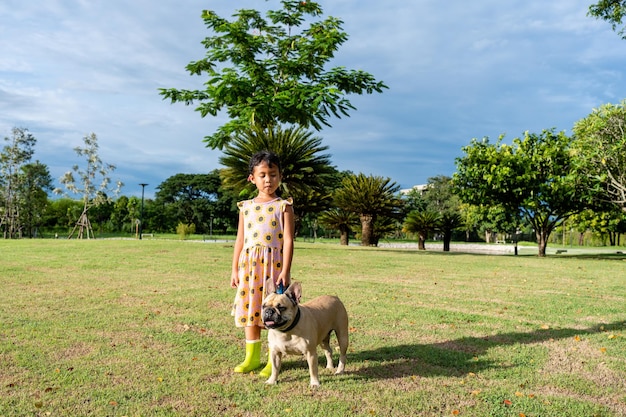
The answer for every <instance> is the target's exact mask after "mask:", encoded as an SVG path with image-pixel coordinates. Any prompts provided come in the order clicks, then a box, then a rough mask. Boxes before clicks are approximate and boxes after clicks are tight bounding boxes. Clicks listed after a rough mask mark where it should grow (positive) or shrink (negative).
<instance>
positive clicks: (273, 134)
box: [220, 126, 337, 231]
mask: <svg viewBox="0 0 626 417" xmlns="http://www.w3.org/2000/svg"><path fill="white" fill-rule="evenodd" d="M327 149H328V147H327V146H323V145H322V139H321V138H320V137H314V136H313V134H312V133H311V132H308V131H306V130H305V129H303V128H300V127H297V128H287V129H283V128H281V127H280V126H275V127H274V128H270V129H262V128H258V127H251V128H250V130H248V131H246V132H242V133H240V134H239V135H237V136H236V137H234V138H233V140H232V141H231V142H230V143H229V144H228V146H227V147H226V148H225V149H224V155H223V156H222V157H220V163H221V164H222V165H224V166H225V167H226V168H225V169H224V170H222V178H223V180H224V185H225V186H226V187H227V188H231V189H233V190H235V191H236V192H237V193H238V194H239V195H240V196H242V197H250V196H252V195H253V193H254V192H255V189H254V186H252V185H251V184H250V183H249V182H248V181H247V177H248V169H249V168H248V164H249V161H250V157H251V156H252V155H254V154H255V153H256V152H259V151H263V150H268V151H271V152H274V153H275V154H277V155H278V157H279V158H280V161H281V165H282V171H283V172H282V174H283V181H282V190H281V191H282V194H283V195H284V196H290V197H293V199H294V212H295V214H296V231H297V230H298V229H299V225H300V220H301V219H302V218H304V217H305V215H306V214H309V213H319V212H322V211H324V210H326V209H328V208H329V207H330V203H331V196H330V194H331V193H330V191H328V189H327V186H328V184H329V183H331V182H332V179H333V176H334V175H335V174H336V172H337V170H336V169H335V168H334V167H333V166H332V165H331V164H330V155H329V154H324V153H323V152H324V151H326V150H327Z"/></svg>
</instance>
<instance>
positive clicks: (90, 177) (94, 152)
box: [55, 133, 124, 239]
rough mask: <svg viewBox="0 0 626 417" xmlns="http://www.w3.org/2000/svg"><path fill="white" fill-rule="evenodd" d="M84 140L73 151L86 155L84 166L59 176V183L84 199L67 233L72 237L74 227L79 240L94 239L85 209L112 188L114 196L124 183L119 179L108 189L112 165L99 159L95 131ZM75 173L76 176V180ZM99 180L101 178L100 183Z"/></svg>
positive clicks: (96, 202) (82, 155)
mask: <svg viewBox="0 0 626 417" xmlns="http://www.w3.org/2000/svg"><path fill="white" fill-rule="evenodd" d="M83 142H84V143H85V147H83V148H81V147H80V146H77V147H76V148H74V152H76V154H77V155H78V156H79V157H84V158H85V162H86V167H85V168H84V169H81V168H79V166H78V165H74V167H73V168H72V170H71V171H68V172H66V173H65V175H63V177H61V179H60V182H61V184H63V185H64V186H65V189H66V190H68V191H69V192H71V193H74V194H79V195H81V196H82V201H83V212H82V213H81V215H80V217H79V219H78V221H77V222H76V225H75V226H74V228H73V229H72V231H71V232H70V234H69V236H68V239H71V238H72V236H73V235H74V232H75V231H76V230H77V229H78V238H79V239H81V238H83V237H87V238H88V239H89V238H90V236H91V237H94V238H95V236H94V234H93V228H92V227H91V222H90V221H89V217H88V216H87V212H88V211H89V209H90V208H91V207H93V206H97V205H99V204H102V203H105V202H107V201H109V197H108V196H107V193H106V191H111V192H112V193H113V194H115V195H117V194H118V193H119V191H120V189H121V188H122V186H123V185H124V184H122V183H121V182H119V181H118V182H117V187H116V188H114V189H112V188H110V184H111V178H110V177H109V173H110V172H112V171H114V170H115V165H111V164H107V163H104V162H102V160H101V159H100V156H99V154H98V148H99V146H98V137H97V136H96V134H95V133H91V134H89V135H85V137H84V138H83ZM74 174H77V175H78V182H77V180H76V178H75V177H74ZM98 180H99V181H100V182H99V183H98ZM61 192H62V191H61V190H60V189H58V188H57V189H55V193H57V194H59V193H61ZM85 233H86V236H85Z"/></svg>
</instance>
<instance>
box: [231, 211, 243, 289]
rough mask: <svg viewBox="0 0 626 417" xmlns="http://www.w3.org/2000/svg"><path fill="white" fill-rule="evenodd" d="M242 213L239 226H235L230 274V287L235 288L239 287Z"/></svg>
mask: <svg viewBox="0 0 626 417" xmlns="http://www.w3.org/2000/svg"><path fill="white" fill-rule="evenodd" d="M243 228H244V224H243V212H240V213H239V224H238V225H237V239H235V250H234V251H233V264H232V270H231V273H230V286H231V287H232V288H237V287H238V286H239V274H238V269H239V268H238V267H239V255H240V254H241V250H242V249H243V232H244V230H243Z"/></svg>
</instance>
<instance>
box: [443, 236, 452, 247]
mask: <svg viewBox="0 0 626 417" xmlns="http://www.w3.org/2000/svg"><path fill="white" fill-rule="evenodd" d="M451 240H452V232H451V231H445V232H444V233H443V251H444V252H450V241H451Z"/></svg>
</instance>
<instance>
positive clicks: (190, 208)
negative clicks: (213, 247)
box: [155, 170, 232, 233]
mask: <svg viewBox="0 0 626 417" xmlns="http://www.w3.org/2000/svg"><path fill="white" fill-rule="evenodd" d="M222 194H223V190H222V189H221V179H220V173H219V171H218V170H213V171H212V172H210V173H208V174H176V175H173V176H171V177H169V178H167V179H166V180H165V181H163V182H162V183H161V184H160V185H159V186H158V187H157V193H156V195H155V197H156V199H155V204H157V205H162V206H163V207H164V208H165V210H166V215H167V217H168V219H167V223H168V225H169V228H170V229H171V230H175V229H176V228H177V227H178V225H179V224H181V223H182V224H183V225H186V226H191V225H194V230H195V232H197V233H207V232H209V231H210V230H212V224H213V222H214V219H221V218H222V217H224V216H226V217H229V216H231V213H232V211H231V210H230V208H229V212H228V213H224V212H223V211H221V210H223V208H224V205H222V206H221V207H222V209H220V205H218V202H219V201H220V199H221V198H222ZM228 205H229V206H232V200H230V199H229V200H228ZM186 230H189V229H186Z"/></svg>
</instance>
